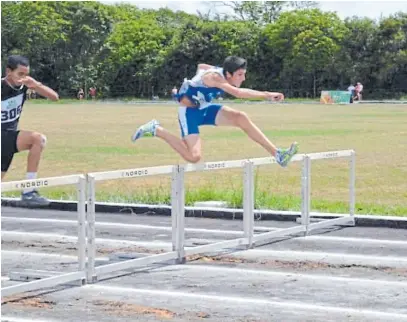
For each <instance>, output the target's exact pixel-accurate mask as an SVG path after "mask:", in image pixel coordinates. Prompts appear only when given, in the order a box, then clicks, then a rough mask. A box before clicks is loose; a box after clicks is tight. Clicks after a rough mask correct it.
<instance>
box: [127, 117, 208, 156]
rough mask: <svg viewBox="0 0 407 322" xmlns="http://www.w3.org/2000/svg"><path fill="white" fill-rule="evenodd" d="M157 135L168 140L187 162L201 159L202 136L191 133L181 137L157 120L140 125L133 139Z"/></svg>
mask: <svg viewBox="0 0 407 322" xmlns="http://www.w3.org/2000/svg"><path fill="white" fill-rule="evenodd" d="M145 136H156V137H159V138H161V139H163V140H164V141H165V142H167V143H168V144H169V145H170V146H171V147H172V148H173V149H174V150H175V151H177V152H178V154H179V155H180V156H181V157H182V158H184V160H186V161H187V162H191V163H197V162H199V161H200V160H201V138H200V137H199V134H191V135H188V136H186V137H185V138H184V139H181V138H179V137H177V136H175V135H174V134H172V133H170V132H169V131H167V130H166V129H164V128H163V127H162V126H160V123H159V122H158V121H157V120H152V121H150V122H148V123H146V124H144V125H142V126H140V127H139V128H138V129H137V130H136V132H134V134H133V136H132V141H133V142H134V141H136V140H138V139H140V138H141V137H145Z"/></svg>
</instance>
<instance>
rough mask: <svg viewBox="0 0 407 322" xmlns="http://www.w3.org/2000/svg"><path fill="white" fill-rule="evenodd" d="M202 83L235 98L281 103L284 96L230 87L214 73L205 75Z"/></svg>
mask: <svg viewBox="0 0 407 322" xmlns="http://www.w3.org/2000/svg"><path fill="white" fill-rule="evenodd" d="M203 81H204V83H205V85H206V86H209V87H217V88H220V89H222V90H223V91H225V92H226V93H228V94H230V95H233V96H235V97H237V98H260V99H265V100H273V101H281V100H283V99H284V95H283V94H282V93H277V92H262V91H256V90H254V89H249V88H238V87H235V86H233V85H230V84H229V83H228V82H227V81H226V80H225V79H224V78H223V77H221V76H220V75H218V74H215V73H211V74H208V75H206V76H205V78H204V79H203Z"/></svg>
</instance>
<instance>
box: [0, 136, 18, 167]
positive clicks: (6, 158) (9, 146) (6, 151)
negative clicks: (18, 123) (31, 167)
mask: <svg viewBox="0 0 407 322" xmlns="http://www.w3.org/2000/svg"><path fill="white" fill-rule="evenodd" d="M18 133H20V131H1V172H7V170H8V168H9V167H10V164H11V161H13V157H14V154H15V153H17V152H18V150H17V137H18Z"/></svg>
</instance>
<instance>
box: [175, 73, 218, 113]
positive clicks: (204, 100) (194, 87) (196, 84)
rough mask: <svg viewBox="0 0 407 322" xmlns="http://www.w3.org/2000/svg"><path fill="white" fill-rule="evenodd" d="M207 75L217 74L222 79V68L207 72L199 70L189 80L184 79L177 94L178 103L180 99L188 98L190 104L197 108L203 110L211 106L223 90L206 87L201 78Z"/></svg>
mask: <svg viewBox="0 0 407 322" xmlns="http://www.w3.org/2000/svg"><path fill="white" fill-rule="evenodd" d="M208 73H217V74H219V75H221V76H222V77H223V78H224V76H223V68H211V69H207V70H199V71H198V73H197V74H196V75H195V76H194V77H193V78H192V79H191V80H188V79H185V80H184V83H183V84H182V86H181V88H180V89H179V92H178V95H177V97H178V101H180V100H181V99H182V97H184V96H186V97H188V98H189V99H190V100H191V102H194V103H195V104H196V105H197V106H199V108H205V107H207V106H208V105H210V104H211V102H212V100H213V99H214V98H217V97H218V96H219V95H221V94H222V93H223V90H221V89H219V88H217V87H208V86H206V85H205V84H204V83H203V81H202V77H203V76H204V75H206V74H208Z"/></svg>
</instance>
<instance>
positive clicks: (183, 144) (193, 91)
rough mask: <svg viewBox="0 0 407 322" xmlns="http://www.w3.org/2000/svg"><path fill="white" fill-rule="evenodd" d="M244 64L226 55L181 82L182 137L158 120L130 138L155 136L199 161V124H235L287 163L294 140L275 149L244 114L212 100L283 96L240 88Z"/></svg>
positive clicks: (282, 163)
mask: <svg viewBox="0 0 407 322" xmlns="http://www.w3.org/2000/svg"><path fill="white" fill-rule="evenodd" d="M246 65H247V64H246V60H245V59H243V58H240V57H236V56H229V57H227V58H226V59H225V61H224V63H223V68H216V67H214V66H211V65H206V64H199V65H198V71H197V74H196V75H195V77H193V78H192V79H191V80H185V81H184V83H183V85H182V86H181V88H180V90H179V92H178V96H177V97H178V101H179V103H180V104H181V106H180V107H179V111H178V121H179V124H180V127H181V135H182V139H180V138H178V137H176V136H175V135H173V134H171V133H169V132H168V131H167V130H166V129H164V128H163V127H161V126H160V123H159V122H158V121H157V120H152V121H150V122H148V123H146V124H144V125H143V126H141V127H139V128H138V129H137V130H136V132H135V133H134V134H133V136H132V141H133V142H134V141H136V140H138V139H140V138H141V137H143V136H157V137H159V138H161V139H163V140H164V141H166V142H167V143H168V144H169V145H170V146H171V147H172V148H173V149H174V150H175V151H177V152H178V153H179V154H180V155H181V156H182V157H183V158H184V159H185V160H186V161H188V162H191V163H196V162H199V161H200V160H201V138H200V136H199V127H200V126H201V125H216V126H234V127H238V128H240V129H242V130H243V131H244V132H246V134H247V135H248V136H249V137H250V138H251V139H252V140H253V141H255V142H257V143H258V144H260V145H261V146H262V147H263V148H264V149H266V151H267V152H268V153H270V154H271V155H272V156H274V157H275V159H276V161H277V163H278V164H279V165H281V166H282V167H285V166H287V164H288V162H289V161H290V160H291V158H292V157H293V156H294V155H295V154H296V153H297V151H298V145H297V143H296V142H294V143H293V144H291V146H290V148H289V149H287V150H285V149H278V148H276V146H275V145H274V144H273V143H271V142H270V141H269V140H268V139H267V137H266V136H265V135H264V134H263V132H262V131H261V130H260V129H259V128H258V127H257V126H256V125H255V124H254V123H253V122H252V121H251V120H250V118H249V117H248V116H247V114H246V113H244V112H241V111H238V110H235V109H233V108H230V107H228V106H222V105H219V104H213V103H211V101H212V99H213V98H215V97H216V96H217V95H219V94H221V93H223V92H226V93H229V94H231V95H233V96H235V97H238V98H262V99H266V100H274V101H281V100H283V99H284V95H283V94H281V93H275V92H260V91H255V90H252V89H247V88H240V85H241V84H242V82H243V81H244V80H245V74H246Z"/></svg>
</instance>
